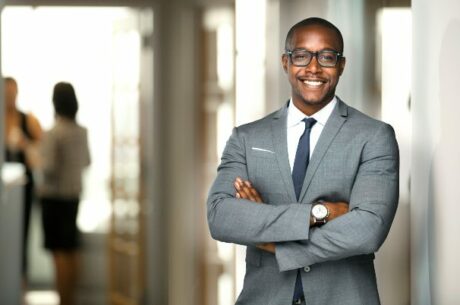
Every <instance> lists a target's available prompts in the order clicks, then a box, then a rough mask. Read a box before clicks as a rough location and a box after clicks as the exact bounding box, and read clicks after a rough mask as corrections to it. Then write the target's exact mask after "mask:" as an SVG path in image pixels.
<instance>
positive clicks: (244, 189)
mask: <svg viewBox="0 0 460 305" xmlns="http://www.w3.org/2000/svg"><path fill="white" fill-rule="evenodd" d="M240 187H241V190H239V191H240V193H241V194H243V193H244V196H245V197H247V198H248V199H249V200H251V201H254V202H256V198H255V197H254V196H253V195H252V193H251V190H250V189H249V188H248V187H247V185H246V184H242V185H240Z"/></svg>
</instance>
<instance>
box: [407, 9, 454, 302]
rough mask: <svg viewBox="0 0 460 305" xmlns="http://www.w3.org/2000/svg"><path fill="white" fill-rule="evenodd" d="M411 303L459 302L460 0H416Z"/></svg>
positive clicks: (414, 27) (414, 16) (414, 22)
mask: <svg viewBox="0 0 460 305" xmlns="http://www.w3.org/2000/svg"><path fill="white" fill-rule="evenodd" d="M412 7H413V50H414V60H413V70H412V71H413V154H412V156H413V158H412V162H413V165H412V168H413V173H412V196H411V220H412V221H411V232H412V276H411V278H412V304H414V305H454V304H459V303H458V302H459V300H460V289H459V285H458V280H457V277H458V274H459V273H460V263H459V262H458V259H459V257H460V221H458V219H457V217H456V216H457V211H456V210H457V206H458V204H457V200H458V199H457V198H459V197H460V186H459V181H460V137H459V136H458V132H457V130H458V124H456V123H457V122H458V119H457V117H458V114H459V113H460V103H458V89H457V88H458V86H459V84H460V74H459V69H460V57H459V54H460V39H459V37H460V2H459V1H456V0H439V1H436V2H433V1H429V0H413V2H412Z"/></svg>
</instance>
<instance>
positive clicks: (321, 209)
mask: <svg viewBox="0 0 460 305" xmlns="http://www.w3.org/2000/svg"><path fill="white" fill-rule="evenodd" d="M311 213H312V214H313V217H315V218H316V219H319V220H323V219H324V218H326V217H327V214H328V210H327V208H326V207H325V206H324V205H322V204H316V205H315V206H313V208H312V210H311Z"/></svg>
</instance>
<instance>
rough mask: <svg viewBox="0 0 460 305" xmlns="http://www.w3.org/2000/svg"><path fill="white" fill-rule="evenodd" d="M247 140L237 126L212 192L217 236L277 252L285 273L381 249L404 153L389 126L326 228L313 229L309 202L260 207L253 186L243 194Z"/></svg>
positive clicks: (371, 145) (370, 146)
mask: <svg viewBox="0 0 460 305" xmlns="http://www.w3.org/2000/svg"><path fill="white" fill-rule="evenodd" d="M245 140H246V139H245V138H244V135H242V134H240V132H239V130H238V129H237V128H235V129H234V131H233V133H232V136H231V137H230V139H229V141H228V142H227V146H226V148H225V150H224V153H223V155H222V162H221V165H220V166H219V169H218V175H217V178H216V180H215V182H214V184H213V186H212V188H211V191H210V195H209V198H208V204H207V207H208V223H209V228H210V231H211V235H212V236H213V238H215V239H217V240H220V241H224V242H230V243H236V244H242V245H247V246H254V247H262V248H264V249H265V250H267V251H270V252H274V253H275V255H276V259H277V261H278V265H279V269H280V271H286V270H293V269H297V268H301V267H304V266H309V265H312V264H316V263H321V262H326V261H332V260H339V259H343V258H347V257H351V256H357V255H362V254H370V253H373V252H375V251H377V249H378V248H379V247H380V246H381V244H382V243H383V241H384V240H385V238H386V236H387V234H388V231H389V229H390V226H391V223H392V221H393V217H394V214H395V211H396V207H397V201H398V185H399V181H398V172H399V153H398V148H397V143H396V140H395V137H394V132H393V129H392V128H391V127H390V126H389V125H381V127H380V128H379V129H378V130H376V132H375V134H374V136H373V137H372V138H371V139H369V140H368V142H367V143H366V145H365V146H364V147H363V149H362V152H361V156H360V158H361V159H360V165H359V169H358V171H357V173H356V176H355V179H354V183H353V187H352V190H351V193H350V196H349V200H348V204H349V205H346V207H347V208H346V209H345V210H344V209H343V207H344V205H345V203H342V204H341V205H342V210H340V209H338V210H337V211H336V212H337V213H336V215H335V217H332V218H333V219H332V220H331V221H329V222H328V223H327V224H326V225H324V226H322V227H311V228H310V223H311V221H310V210H311V204H310V203H304V204H299V203H296V202H295V203H283V204H277V205H273V204H261V203H260V202H261V201H262V199H263V198H261V197H260V196H259V197H257V196H256V195H255V194H254V193H253V192H254V191H257V190H255V189H254V188H253V189H251V188H247V189H246V190H245V191H244V192H243V191H239V190H238V189H237V188H236V185H235V182H237V183H238V180H236V179H237V177H241V178H240V182H239V183H241V182H243V183H245V182H244V181H246V180H249V179H248V173H247V164H246V155H245V147H244V144H243V143H244V142H245ZM235 188H236V189H235ZM235 191H236V193H235ZM246 191H248V192H249V193H247V192H246ZM251 193H252V195H251ZM251 196H252V197H251ZM328 204H330V205H331V206H339V205H340V204H338V203H332V202H330V203H328ZM332 209H333V210H334V207H333V208H332Z"/></svg>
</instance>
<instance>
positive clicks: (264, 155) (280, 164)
mask: <svg viewBox="0 0 460 305" xmlns="http://www.w3.org/2000/svg"><path fill="white" fill-rule="evenodd" d="M285 49H286V50H285V54H283V56H282V65H283V69H284V71H285V72H286V73H287V76H288V80H289V82H290V85H291V88H292V90H291V94H292V97H291V99H290V101H289V102H288V103H287V104H286V105H285V106H284V107H283V108H281V109H280V110H279V111H276V112H274V113H273V114H270V115H269V116H267V117H265V118H263V119H261V120H259V121H256V122H253V123H250V124H247V125H244V126H240V127H238V128H235V129H234V130H233V133H232V135H231V137H230V139H229V140H228V142H227V146H226V148H225V150H224V153H223V155H222V162H221V164H220V166H219V168H218V175H217V178H216V180H215V182H214V184H213V186H212V188H211V190H210V194H209V198H208V204H207V206H208V222H209V227H210V231H211V235H212V236H213V238H215V239H217V240H220V241H224V242H230V243H235V244H241V245H246V246H247V253H246V276H245V280H244V286H243V291H242V292H241V294H240V296H239V298H238V300H237V304H240V305H244V304H250V305H267V304H271V305H287V304H309V305H325V304H327V305H377V304H380V301H379V296H378V291H377V284H376V278H375V271H374V264H373V259H374V252H375V251H377V249H378V248H379V247H380V246H381V245H382V243H383V241H384V240H385V238H386V236H387V234H388V232H389V229H390V226H391V223H392V221H393V217H394V214H395V211H396V207H397V202H398V184H399V182H398V178H399V177H398V171H399V153H398V146H397V143H396V140H395V135H394V131H393V129H392V128H391V126H389V125H387V124H385V123H382V122H379V121H376V120H374V119H372V118H370V117H368V116H366V115H364V114H362V113H360V112H359V111H357V110H356V109H354V108H352V107H349V106H347V105H346V104H345V103H344V102H343V101H341V100H340V99H339V98H338V97H336V96H335V88H336V86H337V83H338V81H339V78H340V75H341V74H342V72H343V70H344V67H345V57H344V56H343V39H342V35H341V33H340V31H339V30H338V29H337V28H336V27H335V26H334V25H333V24H331V23H329V22H328V21H326V20H324V19H320V18H309V19H305V20H303V21H301V22H299V23H297V24H296V25H294V26H293V27H292V28H291V30H290V31H289V33H288V35H287V37H286V44H285Z"/></svg>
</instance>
